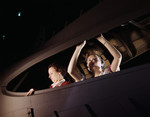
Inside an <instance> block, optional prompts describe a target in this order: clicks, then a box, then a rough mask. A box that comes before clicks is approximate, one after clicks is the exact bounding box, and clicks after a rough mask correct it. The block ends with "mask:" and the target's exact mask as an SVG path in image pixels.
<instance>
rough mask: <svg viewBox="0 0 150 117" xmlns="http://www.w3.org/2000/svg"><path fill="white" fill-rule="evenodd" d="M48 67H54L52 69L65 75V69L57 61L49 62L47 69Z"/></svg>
mask: <svg viewBox="0 0 150 117" xmlns="http://www.w3.org/2000/svg"><path fill="white" fill-rule="evenodd" d="M50 67H54V69H55V70H56V71H57V72H60V73H61V74H62V76H63V77H64V76H65V75H66V70H65V68H64V67H63V66H62V65H60V64H57V63H51V64H50V65H49V66H48V69H49V68H50Z"/></svg>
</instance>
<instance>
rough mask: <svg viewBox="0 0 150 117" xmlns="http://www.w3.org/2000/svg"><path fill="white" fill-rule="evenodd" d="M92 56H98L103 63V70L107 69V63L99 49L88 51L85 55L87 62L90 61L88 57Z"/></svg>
mask: <svg viewBox="0 0 150 117" xmlns="http://www.w3.org/2000/svg"><path fill="white" fill-rule="evenodd" d="M90 55H97V56H98V57H99V58H100V60H101V62H102V66H101V67H102V69H104V68H105V61H104V59H103V58H102V57H101V55H100V52H99V51H98V50H97V49H88V50H87V51H86V54H85V61H87V59H88V57H89V56H90Z"/></svg>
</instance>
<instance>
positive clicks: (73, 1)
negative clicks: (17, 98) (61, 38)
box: [0, 0, 98, 70]
mask: <svg viewBox="0 0 150 117" xmlns="http://www.w3.org/2000/svg"><path fill="white" fill-rule="evenodd" d="M96 4H98V0H80V1H78V0H49V1H48V0H47V1H46V0H43V1H38V0H37V1H36V0H31V1H30V2H23V1H16V2H15V1H13V2H8V1H5V2H0V70H3V69H5V68H7V67H8V66H10V65H12V64H15V62H17V61H19V60H21V59H23V58H25V57H27V56H29V55H30V54H32V53H34V52H36V51H37V50H38V49H39V48H40V46H41V45H42V44H44V43H45V42H46V41H47V40H49V39H50V38H51V37H52V36H53V35H55V34H56V33H57V32H59V31H60V30H61V29H63V28H64V26H66V25H68V24H69V23H71V22H73V21H74V20H75V19H76V18H78V17H79V16H80V15H82V14H84V13H85V12H87V11H88V10H89V9H90V8H92V7H93V6H95V5H96ZM19 13H21V14H20V15H21V16H18V15H19Z"/></svg>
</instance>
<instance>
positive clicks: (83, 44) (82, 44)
mask: <svg viewBox="0 0 150 117" xmlns="http://www.w3.org/2000/svg"><path fill="white" fill-rule="evenodd" d="M85 44H86V40H85V41H83V42H82V43H80V44H79V45H77V46H76V47H78V48H83V47H84V46H85Z"/></svg>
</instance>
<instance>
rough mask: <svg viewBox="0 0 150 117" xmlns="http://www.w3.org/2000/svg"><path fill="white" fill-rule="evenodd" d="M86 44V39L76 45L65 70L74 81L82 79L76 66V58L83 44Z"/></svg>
mask: <svg viewBox="0 0 150 117" xmlns="http://www.w3.org/2000/svg"><path fill="white" fill-rule="evenodd" d="M85 44H86V41H84V42H82V43H81V44H80V45H77V46H76V49H75V51H74V53H73V55H72V57H71V60H70V62H69V65H68V69H67V72H68V73H69V74H70V76H71V77H72V78H73V79H74V80H75V82H78V81H80V80H81V79H82V76H81V74H80V72H79V71H78V68H77V60H78V57H79V55H80V52H81V50H82V48H83V47H84V45H85Z"/></svg>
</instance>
